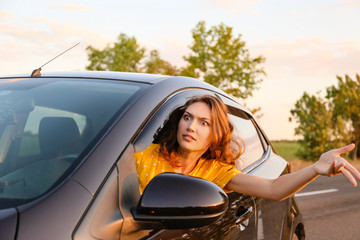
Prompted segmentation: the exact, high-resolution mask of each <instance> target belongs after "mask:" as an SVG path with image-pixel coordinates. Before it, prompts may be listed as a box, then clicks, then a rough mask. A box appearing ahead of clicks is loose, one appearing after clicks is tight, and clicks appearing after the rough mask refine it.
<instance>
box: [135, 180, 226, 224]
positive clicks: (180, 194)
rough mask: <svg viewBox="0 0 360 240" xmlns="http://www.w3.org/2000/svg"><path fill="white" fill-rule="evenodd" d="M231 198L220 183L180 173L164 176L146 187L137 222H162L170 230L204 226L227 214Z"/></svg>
mask: <svg viewBox="0 0 360 240" xmlns="http://www.w3.org/2000/svg"><path fill="white" fill-rule="evenodd" d="M227 206H228V197H227V195H226V193H225V192H224V191H223V190H222V189H221V188H220V187H218V186H217V185H216V184H214V183H212V182H209V181H207V180H204V179H201V178H196V177H190V176H186V175H182V174H176V173H162V174H159V175H157V176H156V177H154V178H153V179H152V180H151V181H150V182H149V184H148V185H147V187H146V188H145V190H144V192H143V194H142V196H141V198H140V201H139V204H138V206H137V208H136V209H133V211H132V213H133V216H134V219H136V220H141V221H158V222H161V223H162V224H163V225H164V226H165V228H168V229H175V228H177V229H184V228H194V227H202V226H205V225H208V224H211V223H214V222H216V221H217V220H218V219H219V218H220V217H221V216H222V215H223V214H224V213H225V211H226V209H227Z"/></svg>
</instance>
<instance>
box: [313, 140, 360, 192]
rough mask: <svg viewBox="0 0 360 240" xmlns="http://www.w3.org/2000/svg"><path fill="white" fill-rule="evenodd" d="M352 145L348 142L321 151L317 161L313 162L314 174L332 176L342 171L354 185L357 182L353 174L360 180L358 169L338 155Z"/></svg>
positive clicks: (349, 148)
mask: <svg viewBox="0 0 360 240" xmlns="http://www.w3.org/2000/svg"><path fill="white" fill-rule="evenodd" d="M354 147H355V145H354V144H349V145H347V146H345V147H342V148H337V149H333V150H330V151H328V152H326V153H323V154H322V155H321V156H320V159H319V161H317V162H316V163H315V164H314V170H315V172H316V174H319V175H324V176H329V177H332V176H335V175H338V174H340V173H342V174H343V175H344V176H345V177H346V178H347V179H348V180H349V182H350V183H351V184H352V185H353V186H356V185H357V182H356V180H355V178H354V176H355V177H356V178H358V179H359V180H360V173H359V171H358V170H356V168H355V167H354V166H352V165H351V164H350V163H349V162H348V161H346V160H345V159H344V158H342V157H341V156H340V155H341V154H343V153H346V152H350V151H351V150H353V149H354Z"/></svg>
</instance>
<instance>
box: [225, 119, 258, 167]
mask: <svg viewBox="0 0 360 240" xmlns="http://www.w3.org/2000/svg"><path fill="white" fill-rule="evenodd" d="M229 118H230V121H231V122H232V123H233V124H234V128H235V129H234V136H235V137H236V138H237V139H241V141H240V142H243V144H244V146H245V147H244V149H243V151H244V152H243V154H242V155H241V156H240V159H238V160H237V162H236V167H237V168H238V169H244V168H245V167H247V166H249V165H250V164H252V163H254V162H255V161H257V160H259V159H260V158H261V157H262V155H263V154H264V147H263V145H262V142H261V140H260V138H259V134H258V132H257V130H256V128H255V126H254V124H253V122H252V121H251V119H250V118H246V119H245V118H242V117H237V116H234V115H231V114H229Z"/></svg>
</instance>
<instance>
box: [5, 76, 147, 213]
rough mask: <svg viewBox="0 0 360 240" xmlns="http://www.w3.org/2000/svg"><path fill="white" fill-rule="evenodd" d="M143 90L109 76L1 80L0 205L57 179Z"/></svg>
mask: <svg viewBox="0 0 360 240" xmlns="http://www.w3.org/2000/svg"><path fill="white" fill-rule="evenodd" d="M141 89H143V87H142V85H141V84H133V83H128V82H122V81H107V80H101V81H95V80H86V79H80V80H76V79H72V80H71V79H58V78H57V79H40V78H38V79H11V80H9V79H6V80H5V81H1V80H0V208H6V207H12V206H17V205H18V204H21V203H25V202H27V201H29V200H31V199H34V198H36V197H39V196H40V195H43V194H44V193H46V192H47V191H49V190H50V189H52V188H53V187H55V186H56V185H57V184H58V183H60V182H61V181H62V179H64V178H65V177H67V176H68V174H69V173H70V172H71V170H72V169H74V168H75V167H76V165H77V164H79V163H80V162H81V156H84V155H86V151H87V149H91V146H92V144H95V143H96V141H97V139H99V137H100V136H101V135H102V134H103V132H104V131H105V130H106V126H109V125H110V124H111V123H112V119H115V118H117V117H118V116H119V115H121V113H122V112H124V109H125V108H126V107H127V106H128V105H129V103H130V102H131V101H132V100H133V99H134V98H135V97H136V96H137V95H138V94H139V93H140V92H141Z"/></svg>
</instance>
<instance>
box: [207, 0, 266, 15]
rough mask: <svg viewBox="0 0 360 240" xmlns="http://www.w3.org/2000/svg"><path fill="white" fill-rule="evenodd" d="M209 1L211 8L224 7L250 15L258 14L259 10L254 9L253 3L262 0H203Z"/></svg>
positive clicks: (255, 3)
mask: <svg viewBox="0 0 360 240" xmlns="http://www.w3.org/2000/svg"><path fill="white" fill-rule="evenodd" d="M204 1H205V2H207V3H209V4H210V5H211V7H212V8H215V9H219V8H222V9H225V10H227V11H231V12H233V13H234V12H245V13H248V14H251V15H258V14H259V12H258V11H257V10H256V9H255V5H257V4H259V3H261V2H262V0H204Z"/></svg>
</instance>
